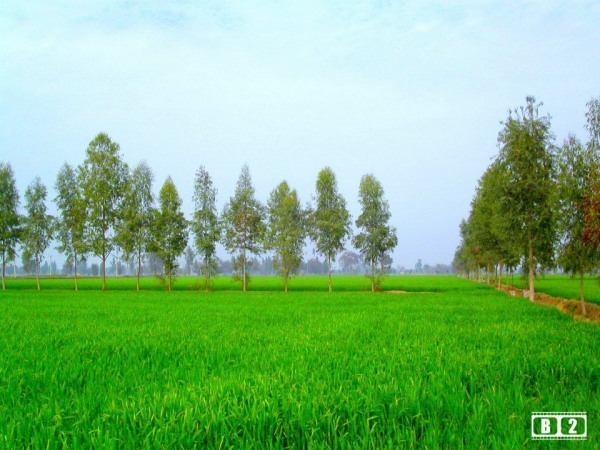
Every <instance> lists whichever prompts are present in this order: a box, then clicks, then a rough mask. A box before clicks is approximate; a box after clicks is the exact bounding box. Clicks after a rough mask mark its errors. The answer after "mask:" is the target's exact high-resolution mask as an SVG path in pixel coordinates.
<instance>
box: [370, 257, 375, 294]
mask: <svg viewBox="0 0 600 450" xmlns="http://www.w3.org/2000/svg"><path fill="white" fill-rule="evenodd" d="M371 292H375V268H374V267H373V261H371Z"/></svg>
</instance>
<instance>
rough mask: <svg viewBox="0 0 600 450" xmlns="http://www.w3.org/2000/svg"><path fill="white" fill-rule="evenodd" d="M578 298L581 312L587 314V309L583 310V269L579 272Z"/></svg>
mask: <svg viewBox="0 0 600 450" xmlns="http://www.w3.org/2000/svg"><path fill="white" fill-rule="evenodd" d="M579 299H580V300H581V312H582V313H583V315H584V316H586V315H587V311H586V310H585V292H584V286H583V270H582V271H581V272H579Z"/></svg>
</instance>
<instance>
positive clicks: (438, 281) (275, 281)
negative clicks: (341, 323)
mask: <svg viewBox="0 0 600 450" xmlns="http://www.w3.org/2000/svg"><path fill="white" fill-rule="evenodd" d="M106 284H107V289H108V290H135V288H136V279H135V278H134V277H118V278H111V277H108V278H107V279H106ZM332 284H333V289H334V291H338V292H357V291H358V292H363V291H365V292H366V291H370V290H371V283H370V281H369V280H368V279H367V278H366V277H363V276H354V275H351V276H334V277H333V281H332ZM40 285H41V288H42V290H46V289H51V290H55V289H61V290H73V288H74V282H73V279H72V278H63V277H57V278H43V279H41V280H40ZM140 285H141V289H142V290H144V291H164V287H162V286H161V285H160V283H159V281H158V279H157V278H156V277H143V278H141V279H140ZM6 286H7V289H8V290H24V289H25V290H34V289H36V282H35V278H33V277H27V278H23V277H19V278H10V277H8V278H7V279H6ZM78 286H79V289H80V290H100V288H101V287H102V279H101V278H93V277H83V278H78ZM203 286H204V285H203V284H202V279H200V278H198V277H177V279H176V281H175V285H174V287H173V289H174V290H178V291H189V290H203V289H204V287H203ZM462 288H464V283H462V281H461V280H460V279H458V278H455V277H451V276H389V277H387V278H385V279H384V280H383V284H382V289H384V290H403V291H407V292H412V291H417V292H423V291H428V292H436V291H448V290H460V289H462ZM327 289H328V285H327V277H326V276H297V277H292V278H290V284H289V290H290V291H302V292H306V291H311V292H313V291H322V292H326V291H327ZM211 290H215V291H240V290H241V282H239V281H235V280H233V279H232V278H231V277H229V276H219V277H215V278H213V282H212V286H211ZM249 290H250V291H257V292H259V291H260V292H264V291H283V281H282V279H281V278H280V277H276V276H257V277H254V278H252V280H251V282H250V287H249Z"/></svg>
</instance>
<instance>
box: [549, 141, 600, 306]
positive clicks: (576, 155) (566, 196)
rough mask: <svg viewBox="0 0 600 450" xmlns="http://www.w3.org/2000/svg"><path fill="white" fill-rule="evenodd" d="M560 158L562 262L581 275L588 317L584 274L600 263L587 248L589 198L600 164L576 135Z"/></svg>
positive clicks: (561, 150) (559, 222) (595, 252)
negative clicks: (586, 231) (595, 170)
mask: <svg viewBox="0 0 600 450" xmlns="http://www.w3.org/2000/svg"><path fill="white" fill-rule="evenodd" d="M558 156H559V158H558V161H559V163H558V205H559V208H558V211H557V212H558V214H557V217H558V221H557V222H558V230H559V233H560V238H561V239H560V245H559V255H558V262H559V263H560V265H561V266H562V267H563V269H564V270H565V271H566V272H568V273H570V274H571V275H573V276H575V275H578V276H579V297H580V300H581V306H582V311H583V314H584V315H585V313H586V310H585V293H584V283H583V277H584V274H585V273H586V272H588V271H591V270H592V269H594V268H596V267H597V266H598V263H599V258H598V257H599V255H598V252H597V249H596V248H594V247H593V246H590V245H585V241H584V231H585V221H586V211H585V208H584V206H585V196H586V195H587V194H589V192H591V191H592V183H593V171H594V167H596V166H597V165H598V163H599V162H600V158H599V155H598V154H597V153H596V152H595V151H594V146H592V145H588V146H587V147H586V146H583V145H582V144H581V142H580V141H579V140H578V139H577V138H576V137H575V136H573V135H571V136H569V137H568V138H567V139H566V140H565V142H564V144H563V145H562V147H561V148H560V151H559V155H558Z"/></svg>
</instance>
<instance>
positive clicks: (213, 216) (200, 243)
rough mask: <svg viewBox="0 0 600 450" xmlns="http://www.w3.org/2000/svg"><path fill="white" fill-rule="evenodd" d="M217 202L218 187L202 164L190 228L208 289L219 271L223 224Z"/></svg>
mask: <svg viewBox="0 0 600 450" xmlns="http://www.w3.org/2000/svg"><path fill="white" fill-rule="evenodd" d="M216 202H217V189H216V188H215V187H214V185H213V182H212V179H211V178H210V174H209V173H208V171H207V170H206V169H205V168H204V166H200V168H199V169H198V170H197V171H196V178H195V182H194V217H193V219H192V221H191V224H190V228H191V231H192V233H193V234H194V244H195V247H196V251H197V252H198V256H199V257H200V273H201V275H202V276H203V277H204V289H206V290H208V288H209V286H210V279H211V277H213V276H215V275H216V274H217V271H218V264H217V243H218V242H219V240H220V239H221V224H220V223H219V216H218V214H217V205H216Z"/></svg>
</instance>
